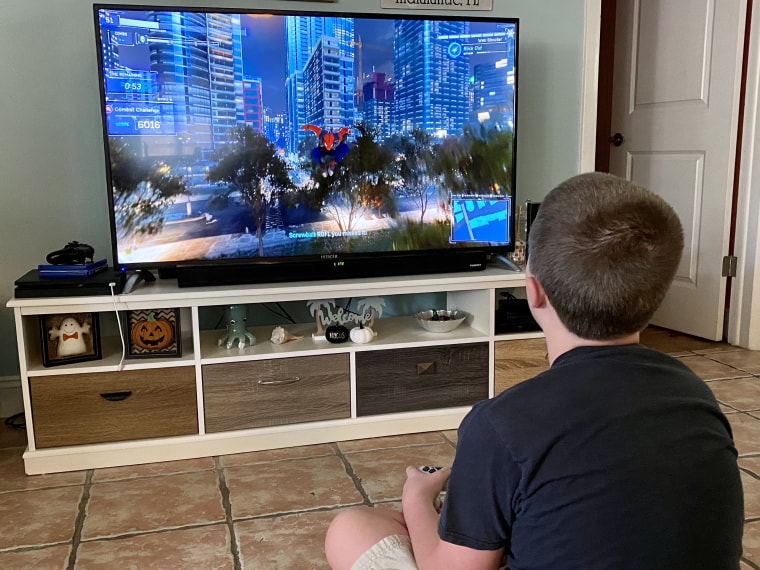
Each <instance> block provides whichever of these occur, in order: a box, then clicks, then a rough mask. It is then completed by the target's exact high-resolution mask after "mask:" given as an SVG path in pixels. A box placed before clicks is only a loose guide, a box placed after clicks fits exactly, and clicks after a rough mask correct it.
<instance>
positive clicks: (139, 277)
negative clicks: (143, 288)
mask: <svg viewBox="0 0 760 570" xmlns="http://www.w3.org/2000/svg"><path fill="white" fill-rule="evenodd" d="M155 280H156V277H155V275H153V273H151V271H150V270H149V269H137V270H135V272H134V273H132V275H130V276H129V277H127V281H126V283H124V289H123V290H122V293H123V294H124V295H128V294H129V293H131V292H132V291H134V290H135V287H137V286H139V285H140V283H152V282H153V281H155Z"/></svg>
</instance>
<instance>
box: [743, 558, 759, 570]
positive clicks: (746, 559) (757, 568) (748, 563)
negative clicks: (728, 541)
mask: <svg viewBox="0 0 760 570" xmlns="http://www.w3.org/2000/svg"><path fill="white" fill-rule="evenodd" d="M742 562H744V563H745V564H746V565H747V566H749V567H750V568H754V570H760V566H758V565H757V564H755V563H754V562H752V561H751V560H749V559H748V558H746V557H744V556H742Z"/></svg>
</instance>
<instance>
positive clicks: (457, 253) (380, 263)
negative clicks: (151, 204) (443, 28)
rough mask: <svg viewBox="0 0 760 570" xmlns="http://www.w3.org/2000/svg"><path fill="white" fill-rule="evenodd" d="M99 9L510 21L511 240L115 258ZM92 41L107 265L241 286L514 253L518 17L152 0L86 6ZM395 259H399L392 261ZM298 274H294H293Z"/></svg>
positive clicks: (462, 265) (441, 268) (397, 271)
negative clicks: (174, 257)
mask: <svg viewBox="0 0 760 570" xmlns="http://www.w3.org/2000/svg"><path fill="white" fill-rule="evenodd" d="M100 10H114V11H118V10H133V11H167V12H188V13H216V14H240V15H245V14H266V15H273V16H283V17H284V16H317V17H319V16H327V17H345V18H363V19H378V20H396V19H405V20H417V21H423V20H427V21H454V22H462V21H466V22H494V23H506V24H514V26H515V47H514V61H515V68H514V85H515V88H514V99H513V101H514V104H513V114H512V123H513V126H512V180H511V185H512V188H511V194H510V196H511V199H512V200H511V206H510V218H509V233H510V236H509V238H510V243H509V244H503V245H483V246H466V247H451V248H443V249H421V250H404V251H399V252H388V251H384V252H383V251H378V252H371V253H338V254H313V255H305V256H302V255H299V256H271V257H263V258H260V257H248V258H242V257H241V258H224V259H187V260H177V261H152V262H132V263H120V262H119V259H118V253H119V251H118V238H117V228H116V215H115V203H114V192H113V185H112V182H111V180H112V175H111V159H110V146H109V133H108V124H107V118H106V92H105V77H104V69H103V51H102V47H103V46H102V29H101V26H100V18H99V11H100ZM93 16H94V25H95V28H94V31H95V45H96V55H97V64H98V88H99V96H100V115H101V126H102V129H103V147H104V162H105V168H106V171H105V173H106V184H107V193H108V208H109V212H108V215H109V221H110V233H111V236H110V237H111V250H112V255H113V263H114V267H115V268H116V269H117V270H120V271H122V272H127V271H136V270H140V271H144V272H145V271H147V272H150V271H153V270H158V272H159V275H160V276H161V277H167V278H175V277H178V278H179V286H202V285H215V284H219V285H233V284H247V283H275V282H283V281H313V280H332V279H344V278H356V277H364V276H366V277H378V276H397V275H398V276H401V275H412V274H424V273H449V272H463V271H478V270H483V269H485V268H486V263H487V261H488V260H490V259H491V258H492V257H493V256H499V257H502V258H503V256H504V255H505V254H507V253H510V252H512V251H514V250H515V241H516V228H515V225H516V224H517V220H518V218H517V199H516V196H517V189H516V182H517V165H516V163H517V142H518V140H517V125H518V109H519V106H518V89H519V85H520V82H519V80H518V76H519V73H520V64H519V54H520V45H519V44H520V39H519V38H520V19H519V18H518V17H506V16H493V15H488V16H483V15H480V14H477V15H474V14H473V13H472V12H463V13H461V14H456V15H449V14H445V15H441V14H432V15H431V14H424V15H422V14H419V13H409V12H396V11H394V12H383V13H378V12H368V11H364V12H360V11H345V10H340V9H338V10H324V9H323V10H302V9H281V8H280V9H264V8H242V7H241V8H221V7H209V6H182V5H175V6H166V5H156V4H122V3H95V4H93ZM394 260H396V261H398V263H394ZM262 268H264V269H265V271H266V274H265V275H258V272H257V271H256V269H262ZM296 276H299V277H300V278H296Z"/></svg>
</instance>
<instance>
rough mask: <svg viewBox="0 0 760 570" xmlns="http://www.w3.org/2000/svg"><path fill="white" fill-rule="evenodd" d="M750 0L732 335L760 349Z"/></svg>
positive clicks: (758, 185)
mask: <svg viewBox="0 0 760 570" xmlns="http://www.w3.org/2000/svg"><path fill="white" fill-rule="evenodd" d="M752 4H753V2H752V0H748V2H747V11H748V14H749V15H748V18H747V20H748V23H749V25H748V27H749V31H748V34H746V42H745V47H746V49H745V54H746V56H745V75H746V80H745V88H744V118H743V121H742V122H741V124H740V125H739V126H740V128H741V131H740V139H739V143H740V144H741V147H740V148H741V151H740V153H739V160H740V162H739V165H738V168H737V171H738V182H737V185H736V193H735V202H734V203H735V212H736V216H735V223H734V248H733V255H735V256H736V257H737V266H736V277H735V278H733V279H732V282H731V290H730V296H729V299H728V301H729V303H730V304H729V307H728V311H727V314H728V323H727V325H726V338H727V340H728V342H729V343H730V344H733V345H736V346H741V347H744V348H749V349H752V350H760V231H759V229H758V223H759V222H760V143H758V137H760V13H758V12H760V10H753V9H752Z"/></svg>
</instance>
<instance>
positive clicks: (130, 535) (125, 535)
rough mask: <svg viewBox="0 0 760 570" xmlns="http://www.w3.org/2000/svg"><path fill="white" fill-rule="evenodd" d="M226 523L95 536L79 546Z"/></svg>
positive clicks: (198, 524) (206, 523)
mask: <svg viewBox="0 0 760 570" xmlns="http://www.w3.org/2000/svg"><path fill="white" fill-rule="evenodd" d="M226 524H227V521H226V520H224V521H216V522H202V523H195V524H185V525H182V526H166V527H162V528H155V529H151V530H135V531H127V532H120V533H119V534H111V535H107V536H96V537H93V538H86V539H83V540H82V541H81V544H87V543H88V542H107V541H109V540H122V539H124V538H134V537H137V536H148V535H151V534H163V533H165V532H174V531H176V530H190V529H194V528H204V527H207V526H218V525H226Z"/></svg>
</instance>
